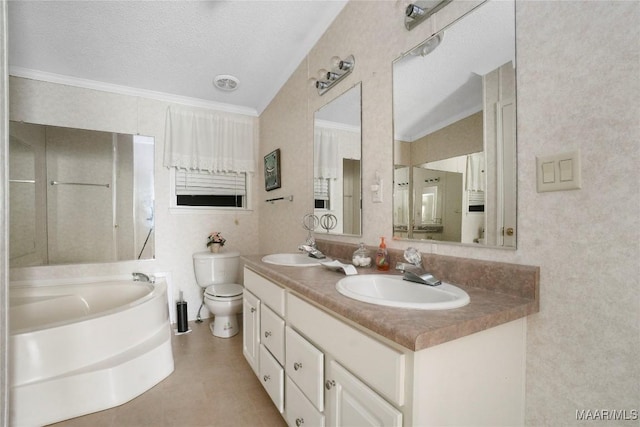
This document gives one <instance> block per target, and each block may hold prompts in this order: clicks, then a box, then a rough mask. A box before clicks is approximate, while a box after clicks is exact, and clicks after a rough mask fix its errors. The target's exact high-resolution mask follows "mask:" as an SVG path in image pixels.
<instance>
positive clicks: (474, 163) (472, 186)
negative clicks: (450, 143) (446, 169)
mask: <svg viewBox="0 0 640 427" xmlns="http://www.w3.org/2000/svg"><path fill="white" fill-rule="evenodd" d="M484 168H485V161H484V152H480V153H473V154H469V155H467V174H466V175H467V177H466V178H467V183H466V184H467V185H466V187H467V191H485V187H486V185H485V182H486V177H485V173H484Z"/></svg>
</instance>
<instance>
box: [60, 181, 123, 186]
mask: <svg viewBox="0 0 640 427" xmlns="http://www.w3.org/2000/svg"><path fill="white" fill-rule="evenodd" d="M51 185H89V186H91V187H107V188H109V187H110V186H111V184H91V183H87V182H60V181H51Z"/></svg>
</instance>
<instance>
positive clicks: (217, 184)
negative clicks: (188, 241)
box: [174, 169, 248, 209]
mask: <svg viewBox="0 0 640 427" xmlns="http://www.w3.org/2000/svg"><path fill="white" fill-rule="evenodd" d="M174 189H175V199H174V200H175V206H190V207H218V208H231V209H246V208H247V199H248V197H247V174H246V173H210V172H206V171H200V170H185V169H175V186H174Z"/></svg>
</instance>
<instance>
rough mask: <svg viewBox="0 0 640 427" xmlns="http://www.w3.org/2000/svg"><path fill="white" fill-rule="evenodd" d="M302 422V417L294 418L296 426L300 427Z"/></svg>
mask: <svg viewBox="0 0 640 427" xmlns="http://www.w3.org/2000/svg"><path fill="white" fill-rule="evenodd" d="M302 424H304V418H296V426H298V427H300V426H301V425H302Z"/></svg>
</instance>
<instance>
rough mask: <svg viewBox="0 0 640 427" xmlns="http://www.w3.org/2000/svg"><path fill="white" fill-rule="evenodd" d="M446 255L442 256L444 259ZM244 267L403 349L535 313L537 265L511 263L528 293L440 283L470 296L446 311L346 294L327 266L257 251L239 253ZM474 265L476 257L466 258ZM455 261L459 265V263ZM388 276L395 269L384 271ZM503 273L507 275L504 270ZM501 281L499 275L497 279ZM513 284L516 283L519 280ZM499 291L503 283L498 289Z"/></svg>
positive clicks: (504, 266)
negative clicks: (267, 257)
mask: <svg viewBox="0 0 640 427" xmlns="http://www.w3.org/2000/svg"><path fill="white" fill-rule="evenodd" d="M450 258H451V257H447V260H449V259H450ZM242 259H243V261H244V264H245V266H246V267H248V268H250V269H251V270H253V271H254V272H256V273H258V274H260V275H262V276H263V277H265V278H267V279H270V280H271V281H273V282H275V283H278V284H279V285H281V286H283V287H285V288H288V289H290V290H292V291H294V292H295V293H297V294H299V295H301V296H303V297H304V298H306V299H308V300H310V301H312V302H314V303H315V304H317V305H318V306H321V307H323V308H324V309H326V310H328V311H329V312H332V313H334V314H337V315H339V316H341V317H344V318H346V319H348V320H349V321H351V322H354V323H355V324H357V325H359V326H360V327H362V328H365V329H367V330H369V331H372V332H374V333H375V334H378V335H381V336H382V337H385V338H387V339H389V340H391V341H393V342H395V343H397V344H399V345H401V346H403V347H405V348H407V349H409V350H413V351H418V350H422V349H424V348H428V347H431V346H434V345H438V344H442V343H444V342H447V341H451V340H454V339H456V338H460V337H463V336H466V335H470V334H473V333H475V332H480V331H482V330H485V329H488V328H491V327H494V326H498V325H500V324H503V323H507V322H510V321H512V320H516V319H519V318H522V317H525V316H527V315H529V314H532V313H535V312H537V311H538V298H537V278H538V271H537V267H526V266H524V268H523V266H519V265H513V266H514V268H513V273H512V274H513V275H514V279H513V281H514V282H522V281H523V279H522V277H521V276H523V274H522V273H523V270H524V276H526V277H525V278H524V281H525V282H530V281H531V280H532V278H533V280H534V281H535V283H534V284H533V285H531V284H527V286H528V287H529V288H530V287H531V286H533V287H534V288H535V289H534V291H533V292H531V293H530V294H531V297H530V298H529V297H527V296H522V292H521V291H519V290H516V292H514V293H507V292H502V291H501V292H497V291H496V290H494V289H491V288H493V286H488V288H489V289H487V288H483V287H481V286H469V285H464V284H462V283H460V282H461V281H458V283H456V282H455V281H451V280H447V279H446V278H445V277H442V276H438V277H439V278H441V279H443V281H446V282H449V283H452V284H455V285H456V286H458V287H460V288H462V289H464V290H465V291H466V292H467V293H468V294H469V297H470V299H471V301H470V303H469V304H468V305H466V306H464V307H461V308H456V309H451V310H434V311H426V310H414V309H404V308H394V307H384V306H379V305H373V304H368V303H364V302H360V301H356V300H353V299H350V298H347V297H345V296H343V295H342V294H340V293H339V292H338V291H337V290H336V283H337V282H338V280H340V279H341V278H343V277H345V275H344V273H342V272H337V271H333V270H329V269H327V268H325V267H322V266H314V267H285V266H278V265H273V264H267V263H263V262H262V261H261V259H262V255H250V256H243V257H242ZM469 261H470V262H471V263H474V264H478V262H477V261H474V260H469ZM464 262H465V260H464V259H461V261H460V263H462V264H464ZM483 265H484V267H483V271H485V270H486V271H490V270H491V269H492V268H495V269H497V270H499V271H500V273H501V274H502V276H504V275H505V274H504V271H505V269H506V270H507V271H509V270H510V268H509V266H510V264H500V263H491V262H487V263H483ZM358 273H359V274H376V273H378V272H377V271H376V270H375V269H374V268H359V269H358ZM386 273H387V274H388V273H391V274H394V273H395V272H386ZM507 277H508V274H507ZM503 279H504V278H503ZM515 287H516V288H519V287H521V286H520V285H519V284H516V285H515ZM500 289H501V290H503V289H504V285H503V286H502V287H501V288H500Z"/></svg>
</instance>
